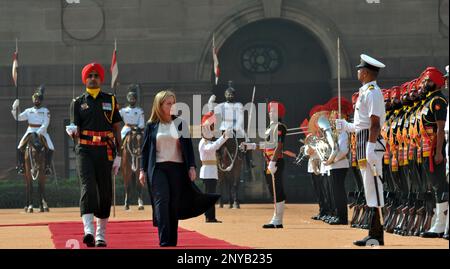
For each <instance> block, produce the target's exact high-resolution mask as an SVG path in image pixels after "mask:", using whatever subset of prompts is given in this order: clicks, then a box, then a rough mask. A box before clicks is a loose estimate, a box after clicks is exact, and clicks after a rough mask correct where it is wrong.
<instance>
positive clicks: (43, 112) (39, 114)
mask: <svg viewBox="0 0 450 269" xmlns="http://www.w3.org/2000/svg"><path fill="white" fill-rule="evenodd" d="M11 114H12V115H13V117H14V119H15V120H18V121H28V124H29V125H28V128H27V130H26V132H25V134H24V135H23V137H22V139H21V140H20V143H19V147H20V146H21V145H22V143H23V142H24V139H25V138H26V137H27V135H28V134H30V133H38V134H40V135H42V136H44V137H45V140H46V141H47V145H48V147H49V149H50V150H54V149H55V148H54V146H53V142H52V140H51V139H50V136H49V135H48V133H47V128H48V126H49V125H50V111H49V110H48V109H47V108H46V107H39V108H37V107H30V108H27V109H25V111H23V112H22V113H20V114H19V115H18V118H16V116H17V115H16V110H15V109H13V110H11ZM37 126H39V127H37Z"/></svg>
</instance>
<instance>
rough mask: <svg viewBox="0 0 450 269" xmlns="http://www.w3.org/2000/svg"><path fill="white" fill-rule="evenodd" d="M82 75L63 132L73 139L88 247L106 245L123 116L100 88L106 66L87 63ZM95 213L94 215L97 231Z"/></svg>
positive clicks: (110, 96) (84, 240)
mask: <svg viewBox="0 0 450 269" xmlns="http://www.w3.org/2000/svg"><path fill="white" fill-rule="evenodd" d="M81 78H82V81H83V84H85V85H86V91H85V92H84V93H83V94H82V95H80V96H79V97H78V98H76V99H75V100H73V101H72V104H71V117H70V118H71V125H69V126H67V127H66V132H67V133H68V134H69V135H70V136H71V137H73V138H74V139H75V140H76V145H75V152H76V159H77V167H78V171H79V176H80V181H81V199H80V211H81V217H82V219H83V225H84V237H83V243H85V244H86V245H87V246H88V247H93V246H97V247H106V240H105V232H106V224H107V223H108V218H109V215H110V211H111V201H112V180H111V172H113V173H114V174H115V175H117V173H118V171H119V167H120V161H121V158H120V151H118V150H117V149H119V148H120V147H121V139H120V122H121V121H122V118H121V117H120V114H119V108H118V104H117V100H116V97H115V96H114V95H112V94H109V93H104V92H102V90H101V89H100V86H101V84H102V82H103V80H104V78H105V70H104V68H103V67H102V66H101V65H100V64H98V63H90V64H88V65H86V66H85V67H84V68H83V70H82V72H81ZM94 216H95V217H96V218H97V230H96V233H95V232H94V225H93V220H94ZM94 234H96V235H95V237H94Z"/></svg>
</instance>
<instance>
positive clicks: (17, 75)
mask: <svg viewBox="0 0 450 269" xmlns="http://www.w3.org/2000/svg"><path fill="white" fill-rule="evenodd" d="M15 54H16V55H15V56H16V61H17V63H18V62H19V59H18V57H19V45H18V41H17V37H16V52H15ZM15 69H16V70H15V72H16V80H15V84H16V85H15V86H16V100H18V99H19V72H18V69H19V66H16V67H15ZM18 140H19V108H17V109H16V145H17V144H18V143H19V141H18ZM18 161H19V155H18V152H17V150H16V164H17V163H18Z"/></svg>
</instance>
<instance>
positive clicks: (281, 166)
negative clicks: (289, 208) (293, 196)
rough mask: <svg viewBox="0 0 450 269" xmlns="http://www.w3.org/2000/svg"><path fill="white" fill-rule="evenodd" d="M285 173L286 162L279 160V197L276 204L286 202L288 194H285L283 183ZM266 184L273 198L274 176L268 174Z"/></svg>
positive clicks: (276, 183) (276, 180)
mask: <svg viewBox="0 0 450 269" xmlns="http://www.w3.org/2000/svg"><path fill="white" fill-rule="evenodd" d="M283 171H284V160H283V159H278V161H277V171H276V172H275V192H276V195H277V199H276V202H277V203H279V202H283V201H285V200H286V194H285V193H284V183H283ZM266 183H267V188H268V189H269V192H270V195H271V196H272V197H273V183H272V174H267V173H266Z"/></svg>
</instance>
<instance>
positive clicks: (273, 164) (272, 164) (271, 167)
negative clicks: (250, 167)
mask: <svg viewBox="0 0 450 269" xmlns="http://www.w3.org/2000/svg"><path fill="white" fill-rule="evenodd" d="M267 169H269V172H270V173H271V174H272V175H275V173H276V172H277V162H274V161H270V162H269V166H267Z"/></svg>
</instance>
